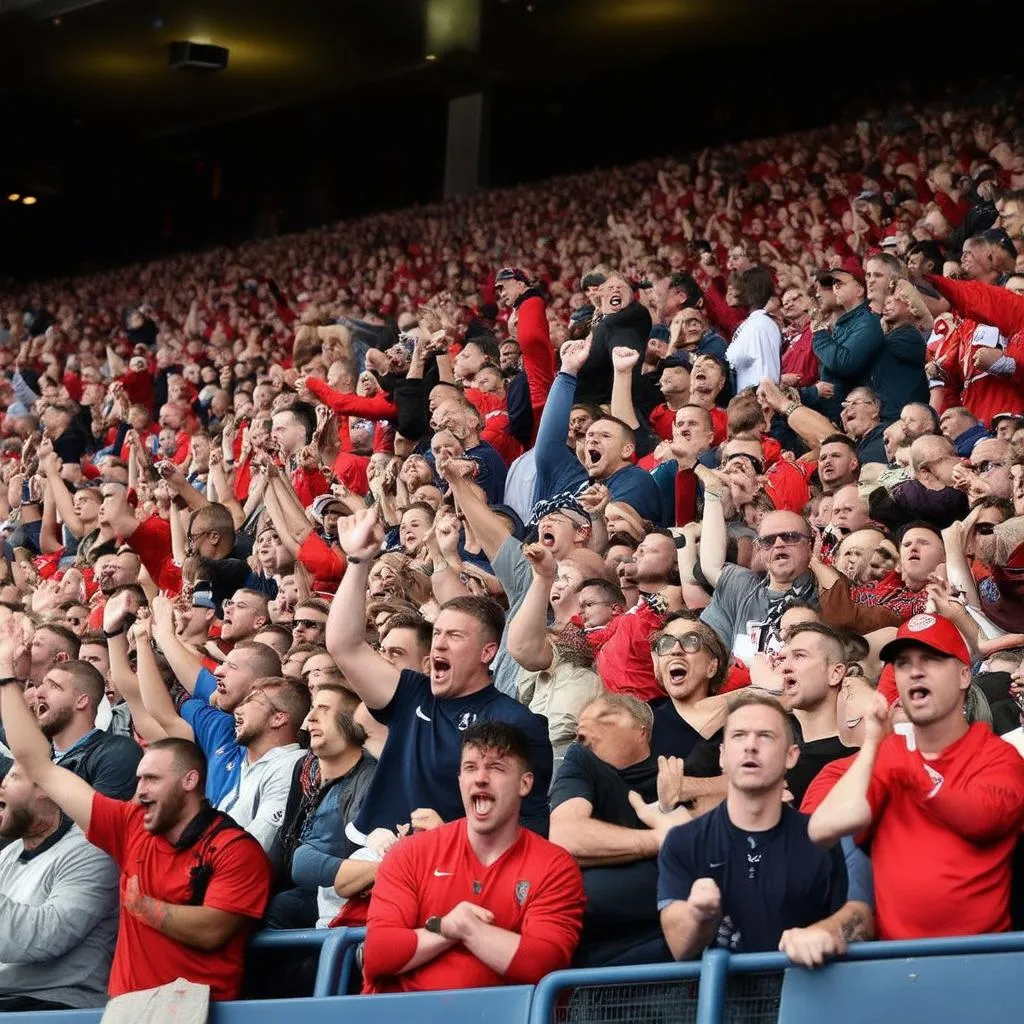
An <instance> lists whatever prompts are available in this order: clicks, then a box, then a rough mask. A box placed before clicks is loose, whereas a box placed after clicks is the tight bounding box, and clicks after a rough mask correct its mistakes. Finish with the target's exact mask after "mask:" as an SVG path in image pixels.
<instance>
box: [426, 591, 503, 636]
mask: <svg viewBox="0 0 1024 1024" xmlns="http://www.w3.org/2000/svg"><path fill="white" fill-rule="evenodd" d="M440 610H441V611H442V612H462V614H463V615H469V616H471V617H472V618H474V619H476V621H477V622H479V623H480V626H481V629H482V631H483V634H484V639H485V640H486V641H487V642H488V643H490V642H493V643H498V642H499V641H500V640H501V634H502V633H503V632H504V629H505V613H504V612H503V611H502V610H501V605H500V604H498V602H497V601H492V600H491V599H490V598H489V597H471V596H467V595H462V596H460V597H453V598H451V599H450V600H448V601H445V603H444V604H443V605H441V609H440Z"/></svg>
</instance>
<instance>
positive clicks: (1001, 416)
mask: <svg viewBox="0 0 1024 1024" xmlns="http://www.w3.org/2000/svg"><path fill="white" fill-rule="evenodd" d="M1000 420H1016V422H1018V423H1024V413H1019V412H997V413H996V414H995V416H993V417H992V429H993V430H995V429H996V427H998V426H999V421H1000Z"/></svg>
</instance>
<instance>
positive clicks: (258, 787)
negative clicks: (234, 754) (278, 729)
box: [217, 743, 305, 853]
mask: <svg viewBox="0 0 1024 1024" xmlns="http://www.w3.org/2000/svg"><path fill="white" fill-rule="evenodd" d="M304 754H305V751H304V750H303V749H302V748H301V747H300V746H299V745H298V743H286V744H285V745H284V746H283V747H273V748H272V749H270V750H268V751H267V752H266V753H265V754H264V755H263V756H262V757H261V758H259V759H258V760H256V761H253V762H252V763H251V764H250V763H249V759H248V757H246V758H245V759H243V761H242V770H241V772H240V773H239V779H238V785H237V786H236V787H235V788H234V789H233V790H232V791H231V792H230V793H228V794H227V795H226V796H224V797H223V798H222V799H221V801H220V803H219V804H217V810H218V811H223V812H224V813H225V814H230V815H231V817H232V818H233V819H234V820H235V823H236V824H237V825H240V826H241V827H242V828H244V829H245V831H246V832H248V833H249V834H250V835H251V836H253V837H254V838H255V839H257V840H259V844H260V846H262V847H263V849H264V850H266V851H267V852H268V853H269V852H270V848H271V846H273V844H274V839H275V838H276V837H277V833H278V830H279V829H280V827H281V822H282V821H283V820H284V812H285V808H286V806H287V804H288V793H289V792H290V791H291V787H292V773H293V771H294V768H295V762H296V761H298V760H299V758H301V757H302V756H303V755H304Z"/></svg>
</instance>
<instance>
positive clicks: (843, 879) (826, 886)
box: [634, 691, 864, 966]
mask: <svg viewBox="0 0 1024 1024" xmlns="http://www.w3.org/2000/svg"><path fill="white" fill-rule="evenodd" d="M799 756H800V749H799V747H797V745H796V744H795V743H794V738H793V732H792V727H791V725H790V721H789V716H788V715H787V714H786V712H785V710H784V709H783V707H782V705H781V704H779V702H778V701H777V700H775V698H773V697H770V696H768V695H767V694H762V693H754V692H753V691H749V692H746V693H744V694H742V695H740V696H738V697H735V698H733V700H732V701H731V703H730V705H729V714H728V717H727V718H726V722H725V737H724V740H723V742H722V753H721V759H722V771H723V774H724V775H725V776H726V778H727V779H728V782H729V788H728V792H727V796H726V799H725V802H724V803H722V804H719V806H718V807H717V808H716V809H715V810H713V811H711V812H710V813H708V814H705V815H704V816H703V817H700V818H698V819H696V820H695V821H691V822H689V823H688V824H685V825H680V826H678V827H676V828H674V829H672V830H671V831H670V832H669V834H668V836H667V837H666V839H665V841H664V843H663V844H662V847H661V854H660V857H659V861H658V909H659V911H660V912H661V926H662V930H663V931H664V933H665V941H666V942H667V943H668V945H669V948H670V949H671V950H672V955H673V956H674V957H675V958H676V959H677V960H690V959H693V958H695V957H699V956H700V955H701V953H702V952H703V950H704V949H706V948H707V947H708V946H712V945H717V946H720V947H723V948H725V949H728V950H729V951H730V952H738V953H752V952H765V951H768V950H774V949H779V948H781V949H783V950H784V951H785V952H786V953H788V954H789V956H790V958H791V959H792V960H793V961H794V962H796V963H801V964H804V965H805V966H816V965H818V964H821V963H823V962H824V961H825V960H826V959H827V958H828V957H831V956H835V955H838V954H841V953H843V952H844V951H845V948H846V946H845V944H846V942H847V941H848V940H850V939H853V938H862V937H864V936H863V935H861V934H860V930H861V928H862V927H863V918H862V910H863V906H862V904H860V903H856V902H847V874H846V863H845V860H844V858H843V853H842V850H841V849H840V848H839V847H838V846H836V847H834V848H833V849H831V850H822V849H820V848H818V847H816V846H815V845H814V844H813V843H812V842H811V840H810V838H809V837H808V835H807V822H808V820H809V819H808V817H807V816H806V815H803V814H800V813H798V812H797V811H795V810H793V809H792V808H790V807H788V806H786V805H785V804H784V803H783V800H782V796H783V790H784V788H785V776H786V771H787V770H788V769H790V768H792V767H793V766H794V765H795V764H796V761H797V758H798V757H799ZM659 801H660V803H661V804H662V805H663V804H665V794H659ZM669 802H670V803H672V802H673V801H671V800H670V801H669ZM634 807H636V808H638V813H639V814H640V815H641V818H644V817H647V818H648V824H650V825H651V827H654V828H657V827H658V821H659V819H660V818H663V817H664V816H665V814H664V812H665V811H668V810H672V808H671V807H665V806H652V807H644V806H643V805H642V804H641V803H640V801H639V800H636V801H635V802H634Z"/></svg>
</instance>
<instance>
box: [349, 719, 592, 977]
mask: <svg viewBox="0 0 1024 1024" xmlns="http://www.w3.org/2000/svg"><path fill="white" fill-rule="evenodd" d="M533 782H534V779H533V772H532V771H531V769H530V748H529V744H528V742H527V739H526V736H525V735H524V734H523V733H521V732H520V731H519V730H518V729H516V728H515V727H514V726H510V725H506V724H505V723H503V722H498V721H491V722H485V723H483V722H482V723H478V724H476V725H472V726H470V727H469V728H468V729H466V730H465V731H464V732H463V734H462V756H461V761H460V765H459V790H460V792H461V795H462V803H463V807H464V808H465V812H466V817H465V818H463V819H461V820H459V821H453V822H451V823H450V824H447V825H441V826H439V827H437V828H433V829H430V830H428V831H426V832H423V833H421V834H419V835H415V836H412V837H411V838H406V839H403V840H400V841H399V842H398V844H397V845H396V846H394V847H393V848H392V849H391V850H390V851H389V853H388V855H387V857H386V858H385V860H384V862H383V863H382V864H381V865H380V867H379V868H378V870H377V878H376V881H375V883H374V887H373V895H372V897H371V900H370V909H369V913H368V916H367V930H366V945H365V947H364V956H363V975H364V982H363V991H364V992H413V991H425V990H440V989H451V988H477V987H482V986H488V985H503V984H504V985H517V984H518V985H535V984H536V983H537V982H538V981H540V979H541V978H542V977H543V976H544V975H545V974H548V973H549V972H550V971H555V970H560V969H563V968H566V967H568V966H569V963H570V961H571V959H572V954H573V952H574V950H575V949H576V944H577V942H578V941H579V936H580V929H581V927H582V921H583V906H584V894H583V880H582V878H581V876H580V871H579V868H578V867H577V866H576V863H575V861H574V860H573V858H572V857H571V856H570V855H569V854H568V853H566V852H565V851H564V850H562V849H561V848H559V847H558V846H556V845H555V844H554V843H550V842H548V841H547V840H546V839H541V838H540V837H539V836H538V835H536V834H535V833H533V832H530V831H529V830H527V829H524V828H522V827H521V826H520V824H519V815H520V805H521V803H522V800H523V798H524V797H525V796H526V795H527V794H528V793H529V792H530V789H531V787H532V786H533Z"/></svg>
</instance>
